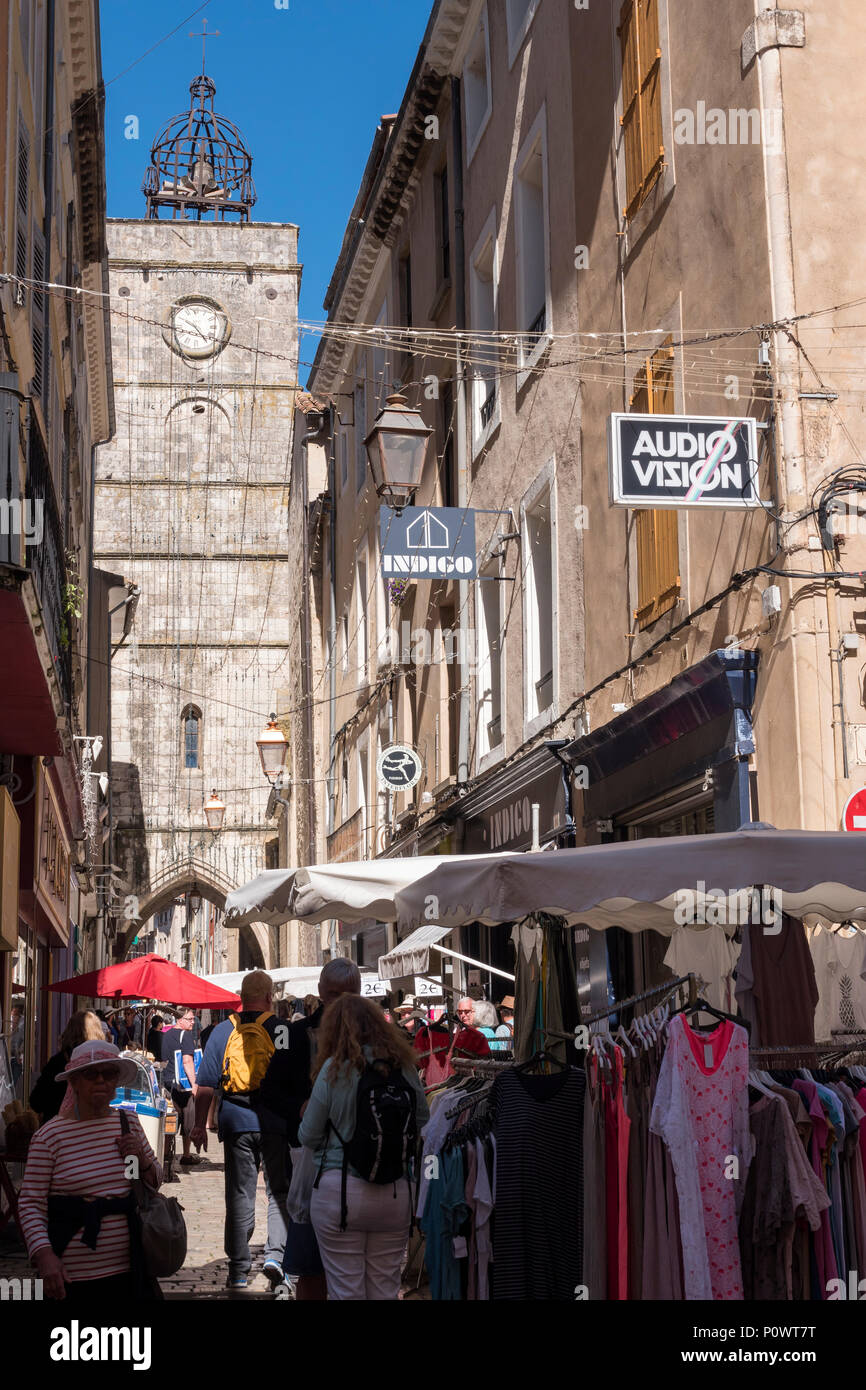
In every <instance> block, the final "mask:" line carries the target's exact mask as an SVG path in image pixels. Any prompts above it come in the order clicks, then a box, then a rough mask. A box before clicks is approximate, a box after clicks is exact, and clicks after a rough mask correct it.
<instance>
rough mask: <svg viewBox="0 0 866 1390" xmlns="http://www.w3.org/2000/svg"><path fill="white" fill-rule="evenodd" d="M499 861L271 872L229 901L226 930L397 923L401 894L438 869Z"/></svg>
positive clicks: (363, 863) (384, 862)
mask: <svg viewBox="0 0 866 1390" xmlns="http://www.w3.org/2000/svg"><path fill="white" fill-rule="evenodd" d="M491 857H493V858H495V857H496V856H491V855H486V854H485V855H472V856H468V855H459V854H447V855H438V856H435V857H433V856H430V857H427V856H426V855H418V856H415V857H412V858H407V859H364V860H358V861H349V860H347V861H344V862H342V863H339V864H321V865H320V864H313V865H310V866H309V867H308V868H304V869H266V870H265V871H264V873H260V874H258V875H257V876H256V878H254V879H252V880H251V881H250V882H249V883H245V884H244V886H243V887H242V888H238V889H236V891H235V892H234V893H230V894H229V895H228V897H227V898H226V918H225V924H226V926H227V927H245V926H247V925H249V923H250V922H266V923H267V924H268V926H279V924H280V923H282V922H291V921H300V922H309V923H311V924H313V925H316V924H317V923H319V922H326V921H328V919H329V918H331V917H336V918H339V919H340V920H341V921H344V922H355V921H360V920H362V919H363V918H372V919H373V920H375V921H378V922H394V921H396V920H397V905H396V900H397V893H398V892H399V891H400V889H401V888H405V887H407V886H408V885H409V884H410V883H414V881H415V879H417V878H423V877H424V876H425V875H427V874H429V873H430V870H431V869H432V868H433V867H434V866H435V865H437V864H467V863H472V862H474V861H475V859H481V860H483V861H484V862H487V861H488V860H490V859H491Z"/></svg>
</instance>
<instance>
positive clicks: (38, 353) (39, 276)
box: [30, 227, 48, 429]
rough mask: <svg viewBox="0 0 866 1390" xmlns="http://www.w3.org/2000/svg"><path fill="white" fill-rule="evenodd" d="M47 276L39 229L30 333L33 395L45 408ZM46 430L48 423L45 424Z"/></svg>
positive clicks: (36, 233) (37, 231)
mask: <svg viewBox="0 0 866 1390" xmlns="http://www.w3.org/2000/svg"><path fill="white" fill-rule="evenodd" d="M47 278H48V277H47V275H46V274H45V240H44V238H43V236H42V233H41V232H40V231H39V230H38V228H36V227H34V229H33V279H34V281H36V282H37V283H35V284H34V285H32V286H31V294H30V332H31V336H32V341H33V363H34V366H33V394H34V396H40V397H41V398H42V401H43V406H44V404H45V400H46V391H45V387H46V381H47V373H46V370H45V366H46V363H45V302H46V300H45V290H44V289H43V288H42V285H41V284H40V283H39V282H40V281H44V280H47ZM45 427H46V429H47V428H48V421H47V419H46V422H45Z"/></svg>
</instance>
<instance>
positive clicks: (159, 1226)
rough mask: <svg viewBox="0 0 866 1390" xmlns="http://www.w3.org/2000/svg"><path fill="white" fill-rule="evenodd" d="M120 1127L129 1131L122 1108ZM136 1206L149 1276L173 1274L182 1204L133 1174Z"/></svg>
mask: <svg viewBox="0 0 866 1390" xmlns="http://www.w3.org/2000/svg"><path fill="white" fill-rule="evenodd" d="M118 1113H119V1115H120V1128H121V1130H122V1131H123V1133H124V1134H129V1132H130V1128H129V1120H128V1119H127V1117H126V1115H125V1114H124V1113H123V1111H122V1110H121V1111H119V1112H118ZM132 1190H133V1192H134V1193H135V1201H136V1205H137V1208H138V1226H139V1234H140V1237H141V1253H142V1256H143V1258H144V1265H145V1268H146V1270H147V1273H148V1274H149V1275H150V1277H151V1278H152V1279H167V1278H168V1276H169V1275H171V1274H176V1273H177V1271H178V1270H179V1269H180V1268H181V1266H182V1265H183V1262H184V1260H185V1259H186V1222H185V1221H184V1219H183V1207H182V1206H181V1204H180V1202H179V1201H178V1200H177V1198H176V1197H163V1195H162V1193H161V1192H153V1191H151V1189H150V1188H149V1187H146V1186H145V1184H144V1183H143V1182H142V1181H141V1179H140V1178H136V1179H134V1181H133V1184H132Z"/></svg>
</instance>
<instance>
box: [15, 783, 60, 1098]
mask: <svg viewBox="0 0 866 1390" xmlns="http://www.w3.org/2000/svg"><path fill="white" fill-rule="evenodd" d="M29 766H30V769H31V776H32V778H33V783H32V787H29V786H28V787H24V786H23V784H22V792H23V793H24V795H22V796H21V797H20V798H19V800H20V802H21V810H22V813H23V814H22V816H21V845H20V858H19V866H20V867H19V881H18V882H19V905H18V913H19V915H18V931H17V942H16V948H15V952H14V956H13V963H12V972H11V991H10V992H11V1005H12V1007H13V1008H15V1007H16V1006H17V1007H18V1008H20V1009H21V1010H22V1011H23V1012H22V1018H21V1022H22V1023H23V1028H21V1025H20V1024H19V1029H20V1034H21V1035H20V1036H19V1038H18V1039H17V1041H16V1044H15V1048H14V1050H15V1053H16V1056H15V1058H14V1059H13V1071H14V1073H15V1079H16V1093H17V1094H18V1095H19V1097H20V1098H21V1099H22V1100H23V1099H26V1097H27V1096H28V1095H29V1092H30V1088H31V1087H32V1085H33V1082H34V1080H35V1079H36V1077H37V1076H38V1074H39V1072H40V1071H41V1069H42V1067H43V1066H44V1065H45V1063H46V1061H47V1060H48V1058H49V1056H50V1055H51V1050H52V1048H53V1047H54V1045H55V1044H56V1041H57V1038H58V1036H59V1034H60V1032H61V1031H62V1029H63V1027H64V1025H65V1022H66V1020H67V1018H68V1017H69V1012H70V1009H71V1000H68V999H67V1000H57V999H56V997H53V996H51V995H49V994H47V993H46V986H47V985H49V984H51V983H52V982H53V981H54V980H57V979H62V978H63V977H64V975H66V974H69V973H71V968H70V967H71V966H72V965H74V957H73V954H72V953H73V952H74V938H73V935H72V932H71V929H70V899H71V894H72V890H73V884H72V872H71V840H70V837H69V834H68V831H67V830H66V827H65V824H64V817H63V813H62V808H61V804H60V799H59V797H58V795H57V792H56V790H55V787H54V786H53V784H52V781H51V777H50V773H49V771H48V770H47V769H46V768H45V767H44V766H43V765H42V764H41V763H39V762H33V763H30V764H29ZM25 795H26V799H25Z"/></svg>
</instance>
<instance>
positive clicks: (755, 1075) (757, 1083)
mask: <svg viewBox="0 0 866 1390" xmlns="http://www.w3.org/2000/svg"><path fill="white" fill-rule="evenodd" d="M748 1079H749V1085H750V1086H753V1087H754V1088H755V1090H756V1091H760V1092H761V1094H762V1095H765V1096H769V1097H770V1099H771V1100H781V1099H782V1097H781V1096H780V1095H779V1093H778V1091H771V1090H770V1089H769V1087H768V1086H767V1085H766V1084H765V1083H764V1080H763V1078H762V1076H761V1073H760V1072H758V1071H750V1072H749V1078H748Z"/></svg>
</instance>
